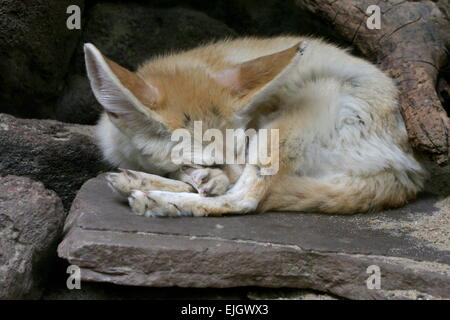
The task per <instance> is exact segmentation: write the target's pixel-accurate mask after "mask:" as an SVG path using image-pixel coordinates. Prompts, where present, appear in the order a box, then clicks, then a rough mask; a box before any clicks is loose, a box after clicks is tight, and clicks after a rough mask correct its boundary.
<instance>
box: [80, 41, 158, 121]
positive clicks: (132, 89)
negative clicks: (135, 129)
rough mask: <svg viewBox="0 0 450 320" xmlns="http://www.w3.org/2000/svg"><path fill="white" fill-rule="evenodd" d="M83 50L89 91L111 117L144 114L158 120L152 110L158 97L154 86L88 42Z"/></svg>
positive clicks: (125, 117)
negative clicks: (90, 89)
mask: <svg viewBox="0 0 450 320" xmlns="http://www.w3.org/2000/svg"><path fill="white" fill-rule="evenodd" d="M84 53H85V60H86V69H87V75H88V78H89V81H90V83H91V87H92V91H93V92H94V95H95V97H96V98H97V100H98V102H99V103H100V104H101V105H102V106H103V108H105V111H106V112H107V113H108V115H109V116H110V117H112V118H124V119H131V118H133V117H134V118H136V117H139V116H140V117H142V114H145V115H147V116H149V117H150V118H153V119H155V118H156V119H155V120H159V119H157V118H158V115H157V114H156V113H155V112H152V110H151V109H152V108H155V107H156V106H157V104H158V101H159V100H160V92H159V91H158V89H157V88H156V87H155V86H152V85H149V84H148V83H146V82H145V81H144V80H143V79H142V78H140V77H139V76H138V75H136V74H134V73H133V72H131V71H128V70H127V69H125V68H123V67H121V66H120V65H118V64H117V63H115V62H114V61H111V60H109V59H108V58H106V57H105V56H103V55H102V54H101V52H100V51H99V50H98V49H97V48H96V47H95V46H94V45H92V44H90V43H87V44H85V45H84Z"/></svg>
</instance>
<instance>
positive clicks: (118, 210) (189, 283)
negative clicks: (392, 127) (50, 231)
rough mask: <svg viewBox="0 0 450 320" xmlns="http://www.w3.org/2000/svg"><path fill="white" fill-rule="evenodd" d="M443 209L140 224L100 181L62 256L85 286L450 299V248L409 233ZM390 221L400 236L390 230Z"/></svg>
mask: <svg viewBox="0 0 450 320" xmlns="http://www.w3.org/2000/svg"><path fill="white" fill-rule="evenodd" d="M445 201H446V200H443V199H442V198H438V197H436V196H430V195H423V196H422V197H421V198H420V200H418V201H416V202H413V203H411V204H410V205H408V206H406V207H405V208H402V209H397V210H391V211H386V212H382V213H378V214H370V215H355V216H326V215H320V214H301V213H266V214H259V215H246V216H229V217H223V218H197V219H196V218H175V219H164V218H159V219H158V218H154V219H150V218H145V217H141V216H135V215H133V214H132V213H131V211H130V210H129V208H128V207H127V205H126V204H125V203H124V202H123V199H119V198H116V196H115V195H114V194H113V193H112V192H111V191H110V189H109V188H108V187H107V184H106V183H105V181H104V178H103V177H102V176H100V177H98V178H95V179H92V180H90V181H89V182H87V183H86V184H85V185H84V186H83V187H82V189H81V190H80V192H79V194H78V196H77V198H76V199H75V201H74V203H73V206H72V209H71V212H70V215H69V217H68V219H67V221H66V224H65V238H64V240H63V242H62V243H61V244H60V245H59V248H58V253H59V256H60V257H63V258H65V259H67V260H68V261H69V263H71V264H76V265H78V266H80V268H81V270H82V271H81V277H82V279H84V280H87V281H99V282H109V283H114V284H122V285H133V286H155V287H171V286H178V287H198V288H204V287H217V288H226V287H235V286H260V287H293V288H304V289H313V290H317V291H321V292H326V293H329V294H332V295H336V296H339V297H344V298H350V299H354V298H355V299H364V298H369V299H371V298H375V299H377V298H414V297H416V298H417V297H418V298H450V265H449V264H450V255H449V253H450V251H449V249H450V248H449V247H448V243H444V244H443V243H442V242H440V243H439V245H436V241H435V240H433V239H429V238H427V237H422V236H421V235H420V232H419V233H416V234H413V233H410V232H409V229H405V230H404V229H402V226H403V225H404V224H409V223H414V221H417V220H419V219H425V218H429V219H432V218H433V216H435V215H437V216H438V217H441V216H442V211H443V210H444V211H446V212H447V214H449V212H448V211H449V208H448V206H447V202H445ZM386 221H389V222H390V223H394V222H395V223H396V226H397V227H396V228H385V227H383V223H385V222H386ZM391 226H392V224H391ZM419 228H420V226H419ZM112 253H113V254H112ZM371 265H377V266H379V267H380V270H381V289H380V290H369V289H368V288H367V285H366V280H367V279H368V277H369V276H370V274H368V273H367V268H368V267H369V266H371Z"/></svg>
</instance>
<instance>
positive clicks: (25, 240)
mask: <svg viewBox="0 0 450 320" xmlns="http://www.w3.org/2000/svg"><path fill="white" fill-rule="evenodd" d="M64 218H65V214H64V210H63V205H62V202H61V199H60V198H59V197H58V196H57V194H56V193H55V192H53V191H49V190H47V189H45V187H44V185H43V184H42V183H40V182H35V181H32V180H31V179H28V178H24V177H16V176H6V177H0V300H2V299H20V298H27V299H35V298H39V297H40V296H41V294H42V291H43V284H44V280H45V278H46V277H47V276H48V274H49V268H50V266H51V262H52V261H53V260H54V259H55V257H56V255H55V249H56V246H57V243H58V240H59V237H60V235H61V232H62V228H63V225H64Z"/></svg>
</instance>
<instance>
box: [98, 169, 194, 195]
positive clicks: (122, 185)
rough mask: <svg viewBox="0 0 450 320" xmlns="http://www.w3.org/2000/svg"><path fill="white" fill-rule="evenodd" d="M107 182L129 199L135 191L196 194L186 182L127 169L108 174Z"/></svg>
mask: <svg viewBox="0 0 450 320" xmlns="http://www.w3.org/2000/svg"><path fill="white" fill-rule="evenodd" d="M106 180H107V181H108V184H109V185H110V187H111V188H112V189H113V190H115V191H117V192H118V193H119V194H121V195H123V196H126V197H128V196H129V195H130V194H131V192H132V191H133V190H140V191H150V190H161V191H170V192H194V188H193V187H192V186H190V185H189V184H187V183H185V182H182V181H178V180H172V179H168V178H164V177H160V176H157V175H154V174H148V173H144V172H139V171H132V170H126V169H120V172H117V173H116V172H112V173H108V174H107V175H106Z"/></svg>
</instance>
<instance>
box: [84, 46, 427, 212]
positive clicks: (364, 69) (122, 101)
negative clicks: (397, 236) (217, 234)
mask: <svg viewBox="0 0 450 320" xmlns="http://www.w3.org/2000/svg"><path fill="white" fill-rule="evenodd" d="M306 41H307V44H308V46H307V47H306V49H305V51H304V52H303V54H302V55H299V54H296V55H295V56H294V57H292V58H291V59H290V60H289V61H288V62H287V63H286V64H283V63H284V62H280V65H282V66H283V68H282V70H281V71H280V72H278V73H277V75H276V76H275V77H272V78H270V79H269V80H268V81H267V82H265V83H262V84H261V85H258V86H256V87H249V88H250V89H248V90H247V91H244V90H243V89H242V90H241V91H240V92H241V93H240V94H239V95H237V94H234V93H233V92H234V91H235V90H237V89H236V88H238V89H239V90H240V89H241V87H243V84H240V83H237V82H238V81H239V79H241V80H242V79H244V76H243V75H242V74H240V75H239V74H234V72H235V71H236V70H238V71H239V70H244V68H243V67H242V68H241V67H240V66H241V64H242V63H246V62H248V61H253V60H254V59H258V58H260V57H265V56H269V55H274V58H273V59H274V60H267V61H271V63H272V62H273V61H275V63H277V61H278V60H279V59H286V58H285V57H286V56H289V53H288V54H286V55H282V54H280V55H278V54H277V53H279V52H282V51H283V50H288V49H289V48H292V47H295V46H296V44H298V43H303V44H305V42H306ZM286 52H287V51H286ZM277 59H278V60H277ZM86 60H87V67H88V75H89V77H90V79H91V84H92V87H93V91H94V93H95V95H96V97H97V99H98V100H99V101H100V103H101V104H102V105H103V106H104V107H105V110H106V111H107V112H108V114H107V113H105V114H104V115H103V116H102V118H101V120H100V122H99V124H98V126H97V137H98V141H99V145H100V147H101V149H102V151H103V154H104V156H105V158H106V159H107V160H108V161H109V162H111V163H112V164H114V165H116V166H118V167H122V168H127V169H132V170H137V171H143V172H146V173H150V174H155V175H169V177H171V178H173V179H177V180H181V181H177V183H175V185H176V186H175V187H174V186H173V185H174V183H168V184H167V185H164V183H159V182H161V181H160V177H157V176H154V175H149V174H141V173H139V172H133V171H128V173H127V171H124V172H121V173H111V174H110V175H109V177H108V179H109V181H110V183H111V184H112V186H113V187H114V188H115V189H117V190H119V191H121V192H122V193H124V194H126V195H129V203H130V205H131V207H132V209H133V211H134V212H136V213H137V214H145V215H148V216H155V215H158V216H167V215H169V216H172V215H194V216H206V215H222V214H227V213H246V212H250V211H255V210H256V211H266V210H280V211H283V210H295V211H320V212H326V213H337V214H348V213H357V212H366V211H373V210H379V209H382V208H389V207H396V206H401V205H403V204H405V203H406V202H407V201H408V200H411V199H414V197H415V196H416V194H417V192H419V191H420V190H421V189H422V185H423V180H424V176H425V174H424V172H423V169H422V168H421V165H420V164H419V163H418V162H417V161H416V159H415V158H414V156H413V153H412V150H411V148H410V146H409V144H408V140H407V134H406V130H405V126H404V123H403V119H402V117H401V115H400V112H399V109H398V105H397V90H396V88H395V86H394V84H393V81H392V80H391V79H390V78H388V77H387V76H386V75H385V74H384V73H383V72H381V71H380V70H379V69H378V68H377V67H375V66H374V65H372V64H370V63H369V62H367V61H365V60H362V59H359V58H356V57H354V56H352V55H350V54H349V53H348V52H347V51H345V50H342V49H340V48H337V47H335V46H333V45H331V44H328V43H325V42H323V41H321V40H317V39H309V38H301V37H277V38H270V39H255V38H244V39H238V40H228V41H222V42H218V43H215V44H210V45H207V46H203V47H200V48H197V49H194V50H190V51H187V52H182V53H178V54H172V55H167V56H162V57H158V58H155V59H152V60H150V61H148V62H147V63H145V64H144V65H142V66H141V67H140V68H139V70H138V71H137V72H136V77H138V78H139V81H143V83H145V84H147V85H148V86H149V88H150V89H149V90H150V91H152V90H153V88H156V89H155V90H156V91H155V92H156V93H155V101H157V102H156V105H157V107H155V106H149V105H145V104H143V103H142V102H140V101H141V100H142V99H140V98H139V97H140V95H141V94H142V92H141V91H142V90H141V89H139V90H137V89H136V86H134V84H133V85H131V84H128V85H127V83H126V79H127V78H126V77H125V78H124V77H122V78H119V76H117V77H116V76H115V74H119V73H117V72H116V71H114V70H113V69H114V66H112V67H109V66H108V64H106V63H105V62H104V57H103V56H102V55H101V54H100V53H99V52H98V51H97V50H96V49H95V47H93V46H92V45H87V46H86ZM264 63H265V60H263V62H262V66H263V67H262V68H264V66H265V65H264ZM267 68H268V72H267V74H268V73H269V71H270V70H269V68H272V67H271V66H269V65H268V66H267ZM241 72H243V71H241ZM270 72H272V71H270ZM251 76H252V75H251V74H250V75H248V77H251ZM127 77H128V75H127ZM130 77H131V75H130ZM248 77H247V78H248ZM254 80H255V81H256V82H257V81H258V79H254ZM136 81H137V80H136ZM130 83H131V82H130ZM133 83H134V82H133ZM133 86H134V87H133ZM139 87H141V85H139ZM211 108H218V109H219V110H213V111H211ZM121 112H122V113H123V114H122V113H121ZM134 112H135V114H134ZM186 115H189V116H188V117H187V118H188V119H190V120H201V121H203V122H204V123H206V125H207V127H210V128H219V129H221V130H224V129H225V128H247V127H249V126H252V127H255V128H257V129H261V128H269V129H270V128H274V129H279V130H280V170H279V172H278V173H277V174H276V175H274V176H261V175H260V174H259V173H260V170H261V166H258V165H250V164H247V165H245V166H236V165H231V166H226V167H223V168H222V169H221V170H219V169H217V168H203V167H202V166H199V165H195V164H192V166H190V167H188V168H186V167H181V166H179V165H175V164H173V163H172V161H171V159H170V154H171V153H170V152H171V150H172V148H173V147H174V144H175V143H174V142H171V141H170V132H172V131H173V130H174V129H177V128H180V127H183V125H184V124H186V123H184V124H183V119H184V118H185V117H186ZM183 117H184V118H183ZM185 122H186V121H185ZM188 126H189V125H188ZM201 170H203V171H201ZM130 176H131V178H130ZM133 176H134V177H135V179H137V180H139V181H140V182H139V183H136V182H135V181H134V182H133V180H134V179H133V178H132V177H133ZM155 181H157V182H158V183H157V185H158V187H156V186H155ZM180 184H181V185H180ZM192 187H194V189H196V190H197V191H198V192H199V193H200V194H198V193H195V192H192V191H193V189H192ZM205 195H207V196H206V197H205ZM208 195H209V196H208Z"/></svg>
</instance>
